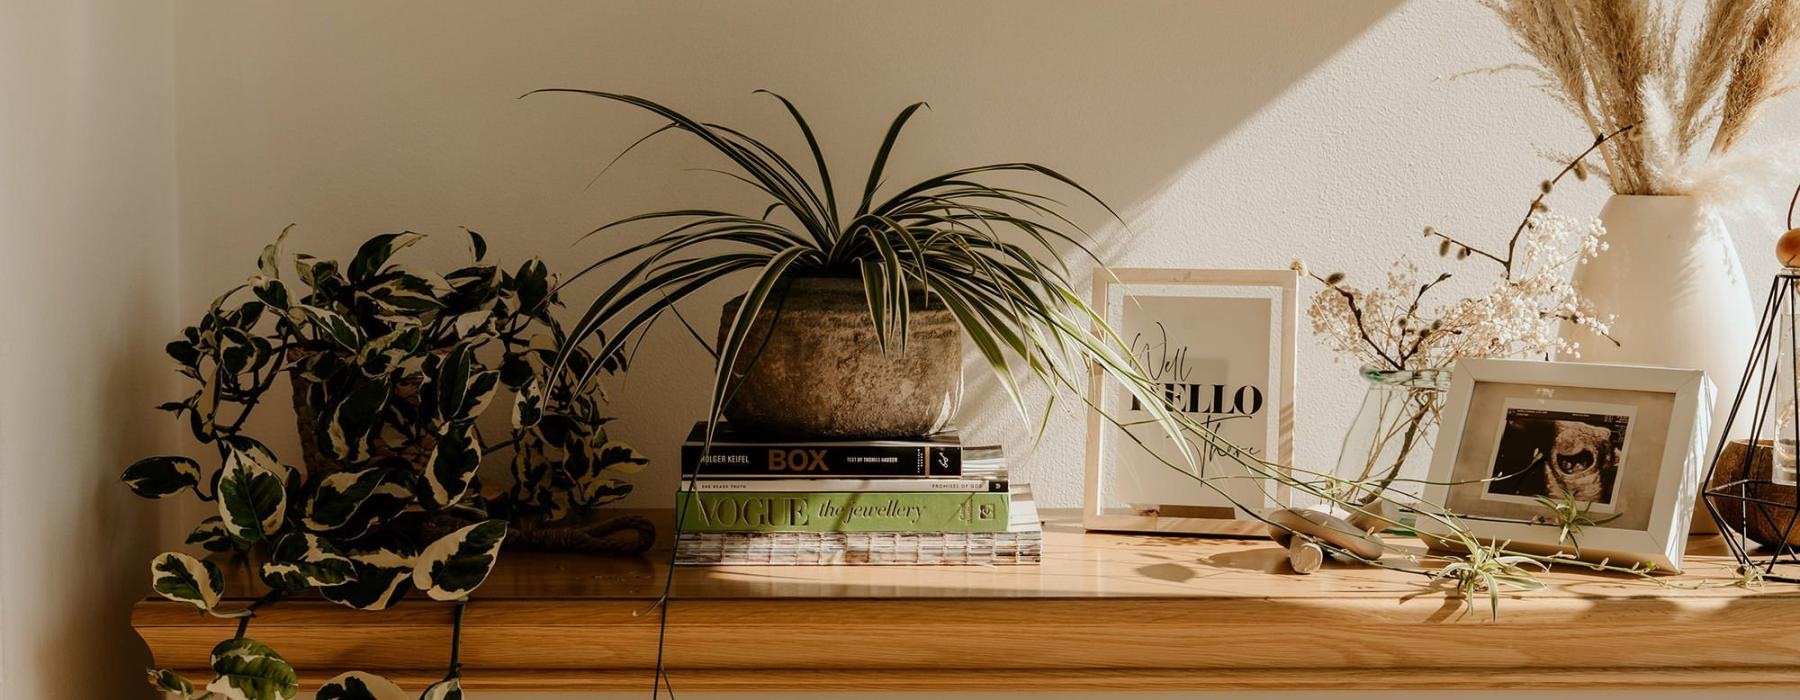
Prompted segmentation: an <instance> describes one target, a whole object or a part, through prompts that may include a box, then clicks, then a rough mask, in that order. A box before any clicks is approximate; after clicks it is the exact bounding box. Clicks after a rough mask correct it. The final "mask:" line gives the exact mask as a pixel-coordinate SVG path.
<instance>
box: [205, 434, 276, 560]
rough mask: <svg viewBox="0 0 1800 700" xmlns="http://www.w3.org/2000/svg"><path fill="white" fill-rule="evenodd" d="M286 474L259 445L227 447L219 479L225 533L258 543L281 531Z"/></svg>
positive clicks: (220, 507) (241, 444)
mask: <svg viewBox="0 0 1800 700" xmlns="http://www.w3.org/2000/svg"><path fill="white" fill-rule="evenodd" d="M285 474H286V471H284V470H282V469H281V467H280V465H278V464H276V463H275V461H274V457H273V456H271V455H270V454H269V453H268V452H267V451H266V450H264V449H261V446H260V445H245V444H243V443H242V442H240V443H237V444H233V445H230V446H228V447H227V449H226V453H225V466H224V467H222V468H221V469H220V475H219V517H220V519H221V520H222V521H223V523H224V525H225V532H226V533H228V534H230V535H231V536H232V537H233V538H235V539H237V540H239V541H242V542H256V541H258V540H261V539H262V538H263V537H264V536H266V535H270V534H273V533H274V532H275V531H276V530H279V529H280V528H281V517H282V513H283V512H284V511H286V510H287V490H286V484H284V483H283V479H282V477H283V476H284V475H285Z"/></svg>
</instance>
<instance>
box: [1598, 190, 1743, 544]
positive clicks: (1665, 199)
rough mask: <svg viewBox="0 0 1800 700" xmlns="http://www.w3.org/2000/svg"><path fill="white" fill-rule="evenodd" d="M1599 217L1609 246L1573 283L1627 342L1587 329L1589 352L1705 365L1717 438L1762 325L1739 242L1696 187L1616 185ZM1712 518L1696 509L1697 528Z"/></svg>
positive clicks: (1623, 359)
mask: <svg viewBox="0 0 1800 700" xmlns="http://www.w3.org/2000/svg"><path fill="white" fill-rule="evenodd" d="M1600 219H1601V221H1602V222H1604V223H1605V224H1606V239H1605V240H1606V241H1607V244H1608V248H1607V250H1606V252H1604V253H1601V254H1600V255H1599V256H1597V257H1595V258H1594V259H1593V260H1592V261H1590V262H1588V263H1587V264H1585V265H1582V266H1581V267H1580V269H1578V270H1576V272H1575V286H1576V288H1577V289H1578V290H1579V291H1580V292H1581V293H1582V294H1583V295H1584V296H1586V297H1587V298H1588V299H1589V300H1590V301H1592V302H1593V303H1594V308H1595V309H1596V310H1597V311H1599V312H1600V313H1602V314H1614V315H1615V316H1616V320H1615V321H1614V323H1613V327H1612V335H1613V337H1614V338H1616V339H1618V341H1619V343H1620V344H1619V345H1618V346H1614V345H1613V344H1612V343H1609V342H1606V341H1605V340H1604V339H1599V338H1594V337H1593V336H1592V334H1588V333H1585V332H1581V333H1580V336H1581V337H1580V338H1579V339H1580V342H1581V358H1580V359H1581V361H1583V362H1605V363H1615V364H1641V365H1659V366H1664V367H1681V368H1688V369H1699V370H1703V371H1705V372H1706V376H1707V377H1708V378H1710V379H1712V381H1713V383H1714V384H1715V385H1716V386H1717V387H1718V395H1717V396H1718V398H1717V402H1716V403H1715V405H1714V410H1713V421H1712V426H1713V428H1712V429H1713V434H1712V436H1711V438H1712V439H1711V440H1710V441H1709V443H1708V444H1709V445H1716V444H1718V443H1717V441H1718V438H1719V430H1720V429H1721V428H1722V427H1723V425H1724V420H1725V414H1726V412H1728V411H1730V409H1731V401H1732V398H1733V397H1734V396H1736V394H1737V388H1738V385H1739V383H1740V380H1741V379H1742V378H1743V373H1744V363H1745V360H1746V359H1747V358H1748V356H1749V352H1750V344H1751V342H1752V340H1753V339H1754V336H1755V333H1756V311H1755V310H1754V309H1753V308H1752V307H1751V303H1750V291H1749V288H1748V287H1747V286H1746V282H1745V279H1744V270H1743V266H1742V264H1741V263H1740V262H1739V260H1738V253H1737V246H1736V245H1734V244H1733V243H1732V241H1731V235H1730V234H1729V233H1728V232H1727V231H1726V230H1725V225H1724V222H1723V221H1722V220H1721V219H1720V218H1719V216H1718V214H1716V213H1714V212H1711V211H1709V210H1707V209H1706V208H1704V207H1702V206H1701V205H1700V203H1699V202H1697V201H1695V200H1694V198H1692V197H1684V196H1642V195H1614V196H1613V197H1612V199H1610V200H1607V202H1606V207H1605V208H1603V209H1601V210H1600ZM1733 432H1737V430H1736V429H1734V430H1733ZM1696 512H1697V513H1704V509H1697V510H1696ZM1702 521H1705V522H1702ZM1708 528H1710V518H1705V517H1703V516H1702V517H1699V518H1697V519H1696V523H1695V529H1696V530H1697V531H1704V530H1707V529H1708Z"/></svg>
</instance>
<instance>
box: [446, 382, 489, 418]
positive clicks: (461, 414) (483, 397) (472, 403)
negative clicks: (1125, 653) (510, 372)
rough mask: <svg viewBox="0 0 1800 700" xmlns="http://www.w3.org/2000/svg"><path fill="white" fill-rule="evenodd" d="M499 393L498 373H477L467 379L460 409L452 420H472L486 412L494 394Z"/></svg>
mask: <svg viewBox="0 0 1800 700" xmlns="http://www.w3.org/2000/svg"><path fill="white" fill-rule="evenodd" d="M499 391H500V373H499V372H497V371H494V370H488V371H486V372H477V373H475V375H474V376H471V377H469V386H468V389H467V390H466V391H464V393H463V402H462V407H461V408H458V409H457V411H456V415H455V416H454V417H453V418H452V420H458V421H465V420H474V419H476V418H477V417H480V416H481V414H482V413H484V412H486V411H487V407H488V404H489V403H492V402H493V400H494V394H496V393H498V392H499Z"/></svg>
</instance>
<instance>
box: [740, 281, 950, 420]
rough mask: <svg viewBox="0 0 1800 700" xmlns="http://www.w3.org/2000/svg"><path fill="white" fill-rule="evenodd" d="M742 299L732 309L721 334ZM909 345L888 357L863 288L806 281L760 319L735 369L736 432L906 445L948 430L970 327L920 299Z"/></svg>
mask: <svg viewBox="0 0 1800 700" xmlns="http://www.w3.org/2000/svg"><path fill="white" fill-rule="evenodd" d="M741 301H742V297H740V298H738V299H733V300H731V301H730V302H729V303H727V304H726V305H725V309H724V314H723V319H722V320H721V321H720V332H719V333H720V336H721V338H722V337H723V336H724V334H725V329H727V328H729V327H730V324H731V321H732V319H733V318H735V317H736V316H737V310H738V306H739V304H740V302H741ZM911 318H912V320H911V327H910V329H909V334H908V336H907V341H906V347H905V349H904V350H903V349H901V348H900V347H898V346H897V345H892V344H891V345H890V346H889V347H888V351H887V352H886V353H883V352H882V350H881V346H880V345H879V344H877V343H876V341H875V325H874V323H873V322H872V321H871V320H870V319H869V306H868V301H867V300H866V299H865V298H864V296H863V288H862V283H861V281H859V280H856V279H851V278H837V277H801V278H797V279H795V280H793V281H792V283H791V284H789V285H787V287H786V293H785V295H784V294H783V293H782V290H781V289H780V288H778V289H777V290H776V291H775V293H774V294H772V295H771V296H770V298H769V301H768V303H766V304H764V306H763V309H762V311H761V312H760V313H759V314H757V318H756V323H755V325H753V326H751V328H750V334H749V337H748V338H747V339H746V341H745V344H744V350H743V351H742V352H741V353H740V354H739V356H738V358H737V362H736V363H735V364H734V365H733V370H734V372H733V373H734V374H735V375H737V376H739V377H741V378H742V379H741V380H740V382H741V383H740V384H739V385H738V387H739V388H738V389H737V392H736V395H735V396H734V397H733V400H732V401H731V403H730V404H729V405H727V406H726V407H725V417H726V418H727V419H728V420H730V421H731V424H732V426H733V427H734V428H736V429H738V430H747V431H753V432H757V433H763V434H768V435H778V436H784V437H819V438H898V437H916V436H920V435H929V434H931V433H935V432H938V431H941V430H943V429H944V428H946V427H948V426H949V425H950V419H951V417H952V416H953V415H955V413H956V407H957V404H958V403H959V402H960V401H961V400H962V329H961V327H959V326H957V324H956V318H955V316H953V315H952V314H951V313H950V311H949V310H948V309H945V308H944V306H943V304H942V303H934V304H931V305H929V306H927V304H926V301H925V295H924V293H923V292H920V291H917V290H915V291H914V292H913V296H912V317H911Z"/></svg>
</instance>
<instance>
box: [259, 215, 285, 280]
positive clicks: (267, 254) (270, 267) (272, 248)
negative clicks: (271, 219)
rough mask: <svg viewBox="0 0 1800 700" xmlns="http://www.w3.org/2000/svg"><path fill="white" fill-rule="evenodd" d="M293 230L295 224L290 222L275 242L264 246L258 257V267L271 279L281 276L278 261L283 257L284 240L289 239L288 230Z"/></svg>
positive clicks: (263, 274)
mask: <svg viewBox="0 0 1800 700" xmlns="http://www.w3.org/2000/svg"><path fill="white" fill-rule="evenodd" d="M292 230H294V225H293V224H288V225H287V226H286V227H284V228H282V229H281V234H280V235H278V236H276V237H275V240H274V242H272V243H270V244H268V245H266V246H263V249H262V255H259V256H257V258H256V269H257V270H258V271H260V272H261V273H262V276H264V277H267V278H269V279H271V280H272V279H276V278H278V277H280V276H281V269H280V266H278V265H277V264H276V261H277V260H278V259H279V258H280V257H281V243H282V241H285V240H287V237H288V232H289V231H292Z"/></svg>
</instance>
